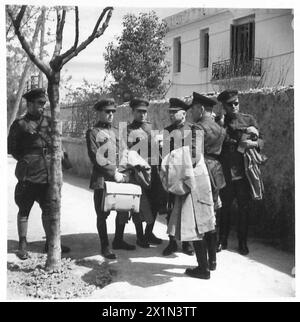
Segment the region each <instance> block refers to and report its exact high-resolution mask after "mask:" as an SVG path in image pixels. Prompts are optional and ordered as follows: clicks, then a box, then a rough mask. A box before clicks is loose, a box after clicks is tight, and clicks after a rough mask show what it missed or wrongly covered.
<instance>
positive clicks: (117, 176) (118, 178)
mask: <svg viewBox="0 0 300 322" xmlns="http://www.w3.org/2000/svg"><path fill="white" fill-rule="evenodd" d="M114 178H115V181H116V182H117V183H121V182H124V181H125V178H124V174H123V173H121V172H119V171H118V170H116V172H115V176H114Z"/></svg>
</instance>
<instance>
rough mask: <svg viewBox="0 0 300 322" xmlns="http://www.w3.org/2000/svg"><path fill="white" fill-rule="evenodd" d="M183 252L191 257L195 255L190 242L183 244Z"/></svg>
mask: <svg viewBox="0 0 300 322" xmlns="http://www.w3.org/2000/svg"><path fill="white" fill-rule="evenodd" d="M182 252H183V253H185V254H187V255H189V256H193V255H194V250H193V247H192V245H191V243H190V242H187V241H184V242H182Z"/></svg>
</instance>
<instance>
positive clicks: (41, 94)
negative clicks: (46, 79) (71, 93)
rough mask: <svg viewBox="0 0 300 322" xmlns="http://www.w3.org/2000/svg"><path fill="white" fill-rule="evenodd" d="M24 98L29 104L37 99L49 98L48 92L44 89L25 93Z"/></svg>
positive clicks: (35, 89)
mask: <svg viewBox="0 0 300 322" xmlns="http://www.w3.org/2000/svg"><path fill="white" fill-rule="evenodd" d="M23 97H24V98H25V99H26V100H27V101H29V102H31V101H33V100H35V99H36V98H40V97H42V98H46V97H47V96H46V90H45V89H44V88H34V89H32V90H30V91H28V92H27V93H25V94H24V95H23Z"/></svg>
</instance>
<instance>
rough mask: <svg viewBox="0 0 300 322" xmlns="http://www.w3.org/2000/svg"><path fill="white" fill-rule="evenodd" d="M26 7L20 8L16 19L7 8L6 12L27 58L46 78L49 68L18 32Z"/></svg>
mask: <svg viewBox="0 0 300 322" xmlns="http://www.w3.org/2000/svg"><path fill="white" fill-rule="evenodd" d="M26 7H27V6H22V8H21V10H20V12H19V14H18V16H17V18H16V19H14V17H13V13H12V11H11V10H10V9H9V8H8V9H7V12H8V15H9V17H10V19H11V21H12V23H13V25H14V28H15V33H16V35H17V36H18V38H19V41H20V43H21V45H22V48H23V49H24V50H25V52H26V53H27V55H28V56H29V58H30V59H31V61H32V62H33V63H34V64H35V65H36V66H37V67H38V68H39V69H40V70H41V71H42V72H43V73H45V74H46V75H47V76H50V74H51V69H50V67H49V66H47V65H46V64H45V63H44V62H43V61H42V60H40V59H39V58H38V57H37V56H36V55H35V53H34V51H33V50H32V49H31V46H30V45H29V44H28V42H27V40H26V39H25V37H24V36H23V34H22V33H21V31H20V23H21V21H22V18H23V16H24V13H25V10H26Z"/></svg>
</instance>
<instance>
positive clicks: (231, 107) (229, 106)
mask: <svg viewBox="0 0 300 322" xmlns="http://www.w3.org/2000/svg"><path fill="white" fill-rule="evenodd" d="M223 107H224V109H225V111H226V113H227V114H228V115H235V114H237V113H238V112H239V110H240V105H239V99H238V97H237V98H236V99H235V100H234V101H232V102H224V103H223Z"/></svg>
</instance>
